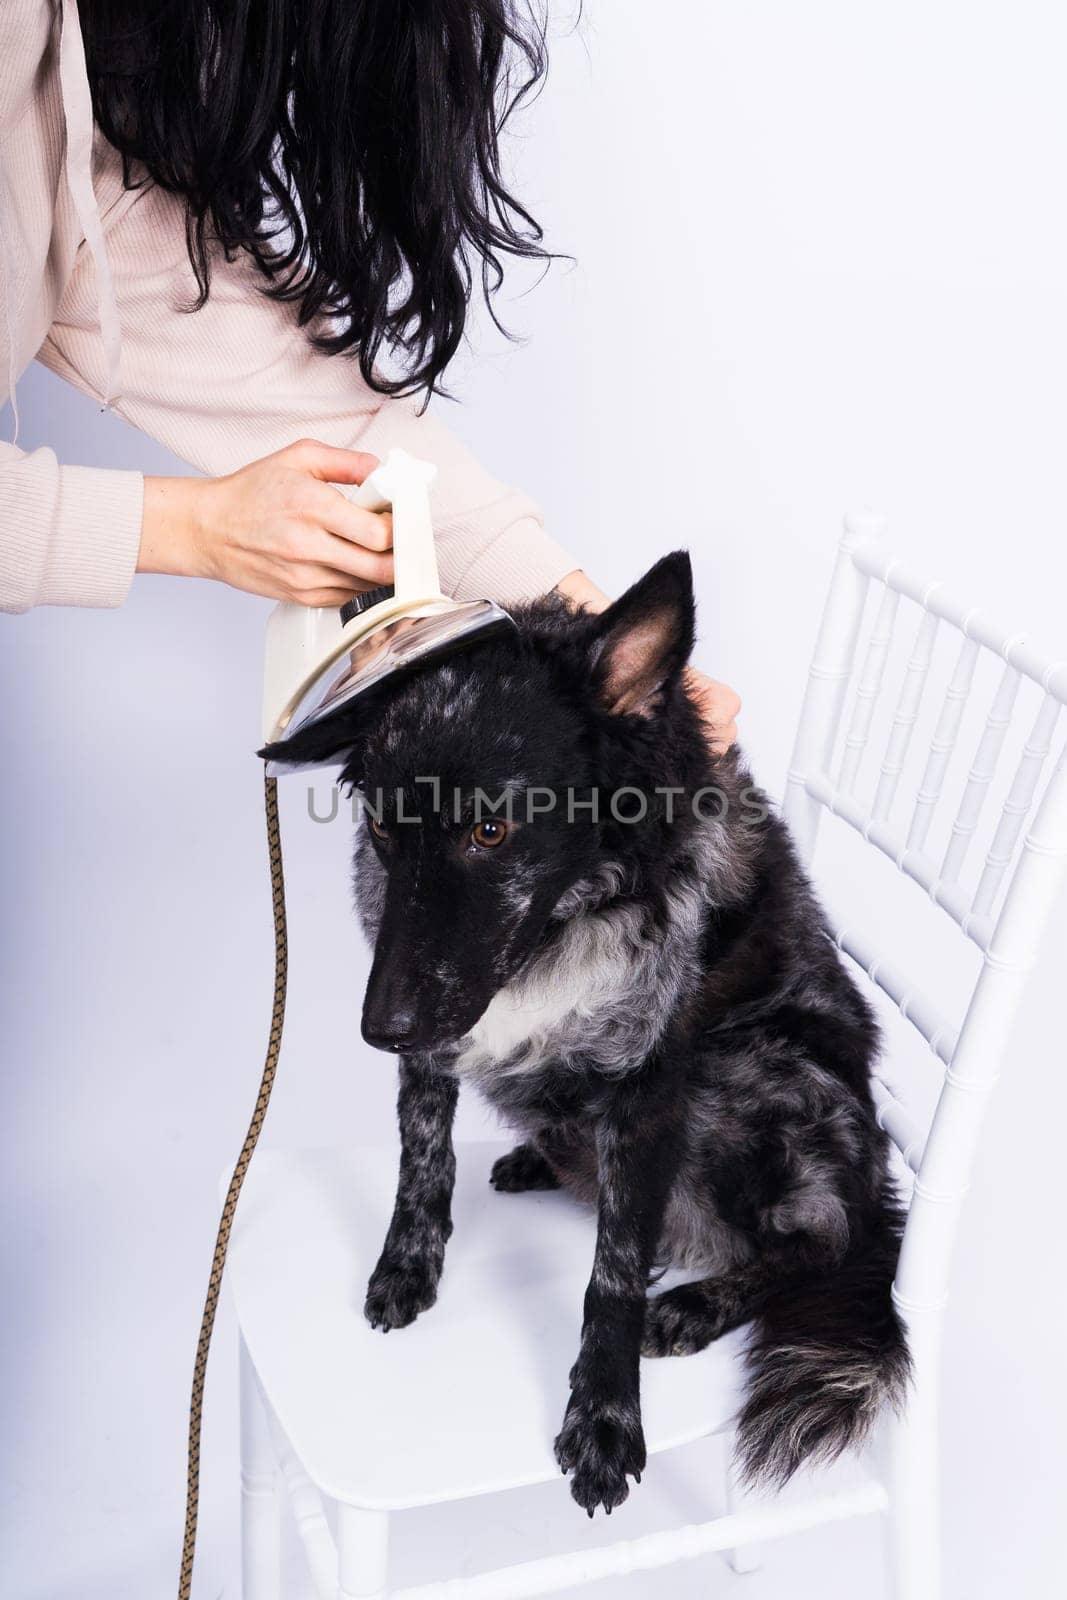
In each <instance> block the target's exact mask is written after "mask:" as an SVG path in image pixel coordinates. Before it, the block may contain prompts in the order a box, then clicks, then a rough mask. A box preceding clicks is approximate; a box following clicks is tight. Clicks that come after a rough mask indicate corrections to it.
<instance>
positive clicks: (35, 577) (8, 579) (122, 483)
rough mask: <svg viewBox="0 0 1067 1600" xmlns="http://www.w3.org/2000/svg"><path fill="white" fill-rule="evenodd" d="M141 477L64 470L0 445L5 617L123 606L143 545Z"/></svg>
mask: <svg viewBox="0 0 1067 1600" xmlns="http://www.w3.org/2000/svg"><path fill="white" fill-rule="evenodd" d="M143 496H144V480H143V479H142V477H141V474H140V473H139V472H107V471H104V470H101V469H99V468H95V467H61V466H60V465H59V462H58V461H57V460H56V457H55V453H54V452H53V451H52V450H31V451H22V450H19V449H17V448H16V447H15V446H14V445H11V444H6V443H0V611H28V610H29V609H30V607H31V606H41V605H45V606H47V605H53V606H119V605H121V604H122V602H123V600H125V598H126V595H127V593H128V591H129V587H130V582H131V580H132V578H133V573H134V567H135V566H136V563H137V551H138V548H139V546H140V542H141V506H142V500H143Z"/></svg>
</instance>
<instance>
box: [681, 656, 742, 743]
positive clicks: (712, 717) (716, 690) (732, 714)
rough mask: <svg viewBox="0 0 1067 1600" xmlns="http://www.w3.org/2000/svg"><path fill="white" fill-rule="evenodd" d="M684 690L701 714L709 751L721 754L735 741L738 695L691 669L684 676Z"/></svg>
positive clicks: (739, 706) (738, 709) (733, 690)
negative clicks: (709, 744)
mask: <svg viewBox="0 0 1067 1600" xmlns="http://www.w3.org/2000/svg"><path fill="white" fill-rule="evenodd" d="M686 687H687V689H688V690H689V693H690V694H691V696H692V698H693V700H694V702H695V704H696V707H697V710H698V711H699V712H700V716H701V720H702V721H703V723H704V727H705V729H706V730H707V734H708V738H709V740H710V743H711V748H712V749H713V750H714V751H716V752H717V753H718V754H720V755H721V754H722V753H723V752H724V751H726V750H729V748H730V746H731V745H732V744H734V743H735V742H736V740H737V715H738V712H739V711H740V710H741V696H740V695H739V694H738V693H737V691H736V689H731V688H730V685H729V684H728V683H718V682H717V681H716V680H715V679H714V678H708V677H706V676H705V674H704V673H703V672H697V671H696V669H695V668H692V667H691V668H690V669H689V671H688V673H687V674H686Z"/></svg>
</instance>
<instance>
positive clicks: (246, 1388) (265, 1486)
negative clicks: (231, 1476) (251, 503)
mask: <svg viewBox="0 0 1067 1600" xmlns="http://www.w3.org/2000/svg"><path fill="white" fill-rule="evenodd" d="M240 1364H241V1594H242V1596H243V1600H281V1592H282V1589H281V1583H282V1576H281V1560H282V1556H281V1504H280V1499H279V1493H278V1464H277V1462H276V1460H275V1458H274V1450H273V1447H272V1445H271V1441H270V1435H269V1433H268V1431H267V1419H266V1417H265V1415H264V1413H263V1402H262V1400H261V1399H260V1397H259V1390H258V1388H257V1385H256V1377H255V1372H254V1370H253V1367H252V1361H251V1358H250V1356H249V1354H248V1350H247V1349H246V1347H245V1342H244V1340H243V1339H242V1340H241V1344H240Z"/></svg>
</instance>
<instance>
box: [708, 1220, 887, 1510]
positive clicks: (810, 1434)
mask: <svg viewBox="0 0 1067 1600" xmlns="http://www.w3.org/2000/svg"><path fill="white" fill-rule="evenodd" d="M899 1238H900V1233H899V1227H898V1226H897V1225H896V1222H895V1219H894V1220H892V1221H890V1219H887V1226H886V1227H885V1229H884V1230H883V1231H880V1232H879V1234H877V1235H876V1236H875V1237H873V1238H868V1239H867V1240H865V1241H864V1242H863V1243H862V1244H860V1245H858V1246H856V1247H855V1249H854V1251H853V1253H851V1254H850V1255H849V1256H847V1257H846V1258H845V1260H844V1261H843V1262H842V1263H841V1264H840V1266H837V1267H835V1268H834V1269H833V1270H832V1271H827V1272H819V1273H813V1275H812V1277H811V1278H809V1279H807V1280H803V1279H802V1280H801V1281H800V1282H799V1283H798V1282H797V1281H796V1280H794V1281H793V1282H791V1283H789V1284H784V1285H783V1287H782V1289H781V1290H780V1291H779V1290H776V1291H774V1292H773V1293H772V1294H771V1295H770V1296H769V1297H768V1298H767V1299H766V1300H765V1301H764V1302H763V1304H762V1306H761V1308H760V1312H759V1315H758V1317H757V1319H756V1322H755V1324H754V1327H753V1330H752V1335H751V1340H750V1343H749V1346H748V1351H747V1356H746V1361H747V1376H748V1383H747V1388H746V1395H745V1401H744V1405H743V1407H742V1409H741V1413H740V1416H739V1418H738V1426H737V1460H738V1466H739V1468H740V1470H741V1473H742V1475H743V1476H744V1477H745V1478H746V1479H747V1480H748V1481H749V1482H750V1483H766V1484H774V1485H776V1486H780V1485H782V1484H783V1483H785V1482H786V1481H787V1480H788V1479H789V1478H791V1477H792V1475H793V1473H794V1472H795V1471H796V1469H797V1468H798V1467H799V1466H801V1465H804V1464H805V1463H813V1462H823V1463H825V1462H829V1461H833V1460H834V1459H835V1458H836V1457H837V1456H839V1455H840V1454H841V1452H842V1451H843V1450H847V1449H849V1448H850V1447H852V1446H855V1445H858V1444H861V1443H862V1442H863V1440H864V1439H865V1438H866V1436H867V1434H868V1432H869V1431H870V1428H871V1425H872V1423H873V1422H874V1419H875V1417H876V1416H877V1415H878V1413H879V1412H880V1411H881V1410H882V1409H883V1408H884V1407H885V1406H887V1405H888V1406H891V1407H895V1408H899V1407H900V1406H901V1405H902V1403H903V1400H904V1396H905V1391H906V1389H907V1384H908V1378H909V1374H910V1370H911V1361H910V1358H909V1356H908V1346H907V1340H906V1338H905V1334H904V1327H903V1324H902V1323H901V1320H900V1317H899V1316H898V1314H897V1309H896V1307H895V1306H894V1304H893V1301H892V1299H891V1297H890V1289H891V1287H892V1283H893V1274H894V1272H895V1270H896V1262H897V1255H898V1252H899Z"/></svg>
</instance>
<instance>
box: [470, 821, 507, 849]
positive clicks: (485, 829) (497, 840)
mask: <svg viewBox="0 0 1067 1600" xmlns="http://www.w3.org/2000/svg"><path fill="white" fill-rule="evenodd" d="M507 834H508V829H507V823H505V822H500V821H498V819H497V818H496V817H485V818H484V819H483V821H481V822H476V823H475V824H474V827H473V828H472V829H471V838H472V840H473V841H474V843H475V844H476V845H478V846H479V847H480V848H481V849H482V850H495V849H496V847H497V845H498V844H503V843H504V840H505V839H506V838H507Z"/></svg>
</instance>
